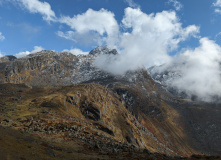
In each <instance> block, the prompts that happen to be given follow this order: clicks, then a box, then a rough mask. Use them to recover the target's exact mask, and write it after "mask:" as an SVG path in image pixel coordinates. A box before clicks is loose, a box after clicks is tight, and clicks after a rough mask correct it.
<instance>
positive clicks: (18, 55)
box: [15, 46, 44, 58]
mask: <svg viewBox="0 0 221 160" xmlns="http://www.w3.org/2000/svg"><path fill="white" fill-rule="evenodd" d="M42 50H44V48H42V47H41V46H34V49H33V50H32V51H31V52H30V51H25V52H19V53H17V54H15V56H16V57H17V58H21V57H25V56H27V55H29V54H31V53H37V52H40V51H42Z"/></svg>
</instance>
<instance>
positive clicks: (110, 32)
mask: <svg viewBox="0 0 221 160" xmlns="http://www.w3.org/2000/svg"><path fill="white" fill-rule="evenodd" d="M59 22H61V23H64V24H66V25H68V26H70V27H71V28H72V29H73V30H74V31H73V32H74V33H75V34H78V35H81V34H84V35H85V34H87V33H88V34H91V33H93V32H95V33H98V35H100V36H102V39H103V38H104V37H106V39H105V41H106V42H107V43H108V44H109V45H112V46H114V44H115V43H116V40H117V36H118V32H119V26H118V24H117V21H116V20H115V18H114V14H113V13H112V12H110V11H107V10H105V9H101V10H99V11H94V10H92V9H88V10H87V11H86V12H85V13H83V14H79V15H76V16H74V17H73V18H71V17H69V16H63V17H61V18H60V19H59ZM69 33H70V32H69ZM72 34H73V33H72ZM105 34H107V36H105ZM60 35H61V34H60ZM96 35H97V34H96Z"/></svg>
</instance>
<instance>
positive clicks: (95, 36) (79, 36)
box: [57, 31, 106, 47]
mask: <svg viewBox="0 0 221 160" xmlns="http://www.w3.org/2000/svg"><path fill="white" fill-rule="evenodd" d="M57 35H58V36H59V37H62V38H65V39H67V40H71V41H73V42H75V43H78V44H81V45H85V46H95V47H96V46H102V45H103V44H104V43H105V42H106V37H102V36H100V35H99V33H96V32H86V33H78V32H74V31H67V32H62V31H58V32H57Z"/></svg>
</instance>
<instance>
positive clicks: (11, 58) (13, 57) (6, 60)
mask: <svg viewBox="0 0 221 160" xmlns="http://www.w3.org/2000/svg"><path fill="white" fill-rule="evenodd" d="M15 59H17V58H16V57H15V56H13V55H8V56H4V57H1V58H0V63H3V62H9V61H14V60H15Z"/></svg>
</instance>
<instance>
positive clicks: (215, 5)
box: [213, 0, 221, 14]
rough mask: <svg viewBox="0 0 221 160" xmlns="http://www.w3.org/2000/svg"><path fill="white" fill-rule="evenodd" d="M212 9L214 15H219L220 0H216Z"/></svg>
mask: <svg viewBox="0 0 221 160" xmlns="http://www.w3.org/2000/svg"><path fill="white" fill-rule="evenodd" d="M213 7H215V9H214V12H215V13H218V14H221V0H216V2H214V3H213Z"/></svg>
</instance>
